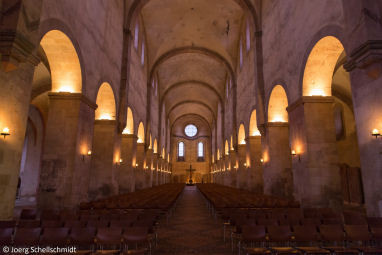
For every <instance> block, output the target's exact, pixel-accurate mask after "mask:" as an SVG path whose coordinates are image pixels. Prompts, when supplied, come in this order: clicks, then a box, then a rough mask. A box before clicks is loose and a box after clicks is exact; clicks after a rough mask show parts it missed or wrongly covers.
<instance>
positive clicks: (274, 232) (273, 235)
mask: <svg viewBox="0 0 382 255" xmlns="http://www.w3.org/2000/svg"><path fill="white" fill-rule="evenodd" d="M267 230H268V236H269V241H271V242H287V241H291V239H292V231H291V229H290V227H289V226H268V227H267Z"/></svg>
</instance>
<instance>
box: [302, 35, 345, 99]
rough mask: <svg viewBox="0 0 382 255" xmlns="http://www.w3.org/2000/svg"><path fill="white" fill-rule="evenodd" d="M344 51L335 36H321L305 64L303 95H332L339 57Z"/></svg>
mask: <svg viewBox="0 0 382 255" xmlns="http://www.w3.org/2000/svg"><path fill="white" fill-rule="evenodd" d="M343 51H344V47H343V45H342V43H341V42H340V40H338V39H337V38H336V37H334V36H326V37H323V38H321V39H320V40H319V41H318V42H317V43H316V44H315V46H314V47H313V49H312V51H311V52H310V54H309V57H308V60H307V61H306V64H305V69H304V77H303V85H302V86H303V87H302V95H303V96H331V95H332V78H333V72H334V69H335V67H336V64H337V61H338V58H339V57H340V55H341V53H342V52H343Z"/></svg>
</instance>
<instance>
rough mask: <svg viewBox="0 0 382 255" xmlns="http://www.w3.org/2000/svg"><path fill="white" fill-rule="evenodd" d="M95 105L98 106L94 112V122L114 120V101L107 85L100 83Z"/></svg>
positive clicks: (110, 89) (111, 91)
mask: <svg viewBox="0 0 382 255" xmlns="http://www.w3.org/2000/svg"><path fill="white" fill-rule="evenodd" d="M96 103H97V105H98V108H97V109H96V111H95V119H96V120H115V116H116V113H115V111H116V110H115V99H114V93H113V90H112V88H111V86H110V84H109V83H107V82H104V83H102V85H101V87H100V88H99V91H98V95H97V100H96Z"/></svg>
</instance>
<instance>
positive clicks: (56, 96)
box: [48, 92, 98, 110]
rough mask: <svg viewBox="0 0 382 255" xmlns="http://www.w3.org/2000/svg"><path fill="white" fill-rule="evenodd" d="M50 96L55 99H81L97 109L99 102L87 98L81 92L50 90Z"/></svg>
mask: <svg viewBox="0 0 382 255" xmlns="http://www.w3.org/2000/svg"><path fill="white" fill-rule="evenodd" d="M48 96H49V98H50V99H55V100H79V101H81V102H83V103H85V104H87V105H88V106H89V107H90V108H92V109H94V110H95V109H97V107H98V106H97V104H95V103H94V102H93V101H91V100H90V99H89V98H87V97H86V96H85V95H83V94H81V93H70V92H49V93H48Z"/></svg>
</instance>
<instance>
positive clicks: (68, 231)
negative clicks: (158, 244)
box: [0, 227, 153, 254]
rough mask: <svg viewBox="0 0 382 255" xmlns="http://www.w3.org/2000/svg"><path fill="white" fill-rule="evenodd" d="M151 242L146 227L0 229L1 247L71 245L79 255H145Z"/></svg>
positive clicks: (149, 248) (150, 236) (149, 250)
mask: <svg viewBox="0 0 382 255" xmlns="http://www.w3.org/2000/svg"><path fill="white" fill-rule="evenodd" d="M152 240H153V239H152V235H151V234H150V233H149V232H148V230H147V228H145V227H126V228H121V227H110V228H92V227H75V228H66V227H61V228H0V245H15V246H17V247H30V246H36V245H51V246H52V247H66V246H68V245H71V246H74V247H76V248H77V253H80V254H92V253H94V252H103V251H107V252H108V253H109V254H114V253H118V254H120V253H123V252H126V253H128V254H131V253H132V251H134V254H145V252H146V251H148V252H149V253H151V246H152ZM147 246H148V248H146V247H147ZM131 250H132V251H131Z"/></svg>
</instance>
